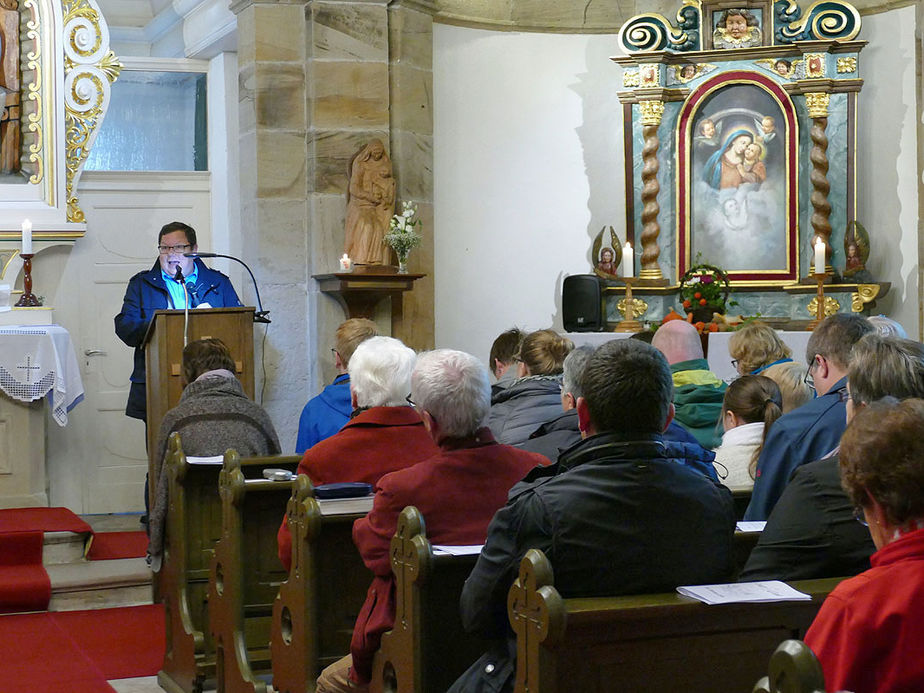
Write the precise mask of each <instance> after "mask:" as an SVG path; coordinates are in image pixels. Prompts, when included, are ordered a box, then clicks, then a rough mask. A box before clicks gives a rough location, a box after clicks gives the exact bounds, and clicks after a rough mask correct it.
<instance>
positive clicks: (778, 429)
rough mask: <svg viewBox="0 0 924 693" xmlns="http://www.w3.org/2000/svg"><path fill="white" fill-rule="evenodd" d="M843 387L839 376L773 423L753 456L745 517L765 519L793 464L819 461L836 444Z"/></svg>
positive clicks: (842, 422) (843, 412) (842, 420)
mask: <svg viewBox="0 0 924 693" xmlns="http://www.w3.org/2000/svg"><path fill="white" fill-rule="evenodd" d="M846 387H847V378H841V379H840V380H838V381H837V382H836V383H835V384H834V386H833V387H832V388H831V389H830V390H828V391H827V392H826V393H825V394H823V395H822V396H821V397H816V398H815V399H813V400H812V401H811V402H809V403H808V404H804V405H802V406H801V407H799V408H798V409H793V410H792V411H791V412H789V413H788V414H784V415H783V416H781V417H780V418H779V419H777V420H776V421H775V422H774V423H773V425H772V426H771V427H770V431H769V432H768V433H767V440H766V442H764V447H763V450H762V451H761V453H760V457H758V458H757V474H756V478H755V479H754V491H753V492H752V494H751V503H750V505H748V509H747V512H745V514H744V519H745V520H748V521H761V520H766V519H767V518H768V517H769V516H770V511H771V510H773V506H774V505H776V502H777V501H778V500H779V499H780V496H781V495H783V489H784V488H786V484H788V483H789V477H790V476H792V473H793V472H794V471H795V469H796V467H799V466H801V465H803V464H807V463H808V462H814V461H815V460H820V459H821V458H822V457H824V456H825V455H827V454H828V453H830V452H831V451H833V450H834V449H835V448H836V447H837V446H838V445H839V444H840V442H841V435H842V434H843V433H844V429H845V428H846V427H847V408H846V405H845V404H844V403H843V402H842V401H841V399H840V393H841V391H842V390H844V389H846Z"/></svg>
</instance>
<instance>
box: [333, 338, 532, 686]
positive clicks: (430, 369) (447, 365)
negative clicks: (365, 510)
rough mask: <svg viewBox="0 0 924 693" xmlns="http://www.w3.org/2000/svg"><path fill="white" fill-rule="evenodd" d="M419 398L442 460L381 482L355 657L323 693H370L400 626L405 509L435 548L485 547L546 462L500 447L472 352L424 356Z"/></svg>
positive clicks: (357, 529) (366, 526)
mask: <svg viewBox="0 0 924 693" xmlns="http://www.w3.org/2000/svg"><path fill="white" fill-rule="evenodd" d="M354 358H355V357H354ZM411 399H412V400H413V402H414V406H415V408H416V409H417V411H419V412H420V416H421V418H422V419H423V422H424V426H425V427H426V429H427V431H428V432H429V434H430V437H431V438H432V439H433V441H434V442H435V443H436V444H437V445H439V452H438V453H437V454H436V455H434V456H433V457H430V458H429V459H427V460H424V461H423V462H420V463H418V464H416V465H414V466H413V467H408V468H406V469H402V470H399V471H396V472H392V473H391V474H386V475H385V476H383V477H382V478H381V479H379V482H378V484H377V486H376V491H375V500H374V502H373V506H372V510H371V511H370V512H369V514H368V515H367V516H366V517H364V518H361V519H359V520H357V521H356V522H355V523H354V524H353V542H354V543H355V544H356V547H357V548H358V549H359V552H360V554H361V555H362V558H363V561H364V562H365V564H366V566H367V567H368V568H369V569H370V570H371V571H372V573H373V576H374V577H373V580H372V585H371V586H370V587H369V592H368V593H367V595H366V602H365V604H364V605H363V608H362V609H361V610H360V612H359V616H358V618H357V619H356V625H355V626H354V628H353V641H352V643H351V644H350V655H348V656H347V657H344V658H343V659H341V660H339V661H338V662H335V663H334V664H332V665H330V666H329V667H327V668H326V669H325V670H324V671H323V672H321V676H320V677H319V678H318V683H317V689H316V690H317V692H318V693H329V692H330V691H352V692H355V691H363V690H366V687H367V685H368V683H369V679H370V677H371V674H372V658H373V656H374V655H375V652H376V650H377V649H378V647H379V641H380V639H381V635H382V633H383V632H385V631H386V630H389V629H390V628H391V627H392V625H393V624H394V619H395V583H394V577H393V575H392V572H391V562H390V559H389V547H390V543H391V538H392V536H394V533H395V528H396V525H397V522H398V515H399V514H400V513H401V511H402V510H403V509H404V508H405V507H406V506H408V505H414V506H416V507H417V509H418V510H420V512H421V514H422V515H423V518H424V520H425V522H426V527H427V538H428V539H429V540H430V542H431V543H433V544H444V545H467V544H482V543H484V540H485V537H486V535H487V530H488V524H489V523H490V521H491V518H492V517H493V516H494V513H495V511H496V510H497V509H498V508H500V507H501V506H503V505H504V503H505V502H506V500H507V492H508V491H509V490H510V487H511V486H513V485H514V484H515V483H517V482H518V481H520V480H521V479H522V478H523V477H524V476H525V475H526V473H527V472H529V471H530V470H531V469H532V468H533V467H535V466H537V465H542V464H546V463H547V462H548V460H546V458H545V457H543V456H542V455H539V454H537V453H532V452H526V451H524V450H518V449H517V448H513V447H510V446H508V445H501V444H500V443H498V442H496V441H495V440H494V437H493V436H492V435H491V431H490V430H489V429H488V428H486V427H485V421H486V420H487V417H488V412H489V410H490V407H491V388H490V385H489V383H488V371H487V369H486V368H485V367H484V365H483V364H482V363H481V362H480V361H479V360H478V359H476V358H475V357H474V356H472V355H470V354H466V353H463V352H461V351H452V350H449V349H438V350H436V351H430V352H426V353H424V354H421V355H420V357H419V358H418V359H417V366H416V367H415V369H414V374H413V376H412V377H411Z"/></svg>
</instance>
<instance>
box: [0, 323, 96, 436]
mask: <svg viewBox="0 0 924 693" xmlns="http://www.w3.org/2000/svg"><path fill="white" fill-rule="evenodd" d="M0 390H3V392H5V393H6V394H7V395H8V396H9V397H11V398H12V399H16V400H19V401H20V402H32V401H35V400H37V399H41V398H42V397H44V396H45V395H48V404H49V406H50V407H51V413H52V416H53V417H54V420H55V421H56V422H57V424H58V425H59V426H65V425H67V413H68V412H69V411H70V410H71V409H73V408H74V407H75V406H77V404H79V403H80V401H81V400H82V399H83V382H82V381H81V380H80V365H79V364H78V362H77V356H76V354H74V346H73V344H71V336H70V334H68V331H67V330H65V329H64V328H63V327H61V326H60V325H10V326H6V327H0Z"/></svg>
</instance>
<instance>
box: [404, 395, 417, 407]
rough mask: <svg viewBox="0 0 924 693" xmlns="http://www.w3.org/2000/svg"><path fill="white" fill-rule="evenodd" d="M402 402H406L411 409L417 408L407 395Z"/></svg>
mask: <svg viewBox="0 0 924 693" xmlns="http://www.w3.org/2000/svg"><path fill="white" fill-rule="evenodd" d="M404 401H405V402H407V403H408V404H410V405H411V406H412V407H416V406H417V403H416V402H415V401H414V400H412V399H411V396H410V395H408V396H407V397H405V398H404Z"/></svg>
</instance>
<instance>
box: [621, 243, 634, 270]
mask: <svg viewBox="0 0 924 693" xmlns="http://www.w3.org/2000/svg"><path fill="white" fill-rule="evenodd" d="M622 276H624V277H634V276H635V253H634V252H633V251H632V246H631V245H629V243H628V242H626V247H625V248H623V249H622Z"/></svg>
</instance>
